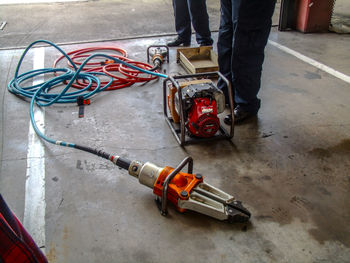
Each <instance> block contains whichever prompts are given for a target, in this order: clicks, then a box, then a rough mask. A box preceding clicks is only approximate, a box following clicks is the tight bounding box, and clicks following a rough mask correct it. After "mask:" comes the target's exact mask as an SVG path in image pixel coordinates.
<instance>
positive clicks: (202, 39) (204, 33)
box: [187, 0, 213, 45]
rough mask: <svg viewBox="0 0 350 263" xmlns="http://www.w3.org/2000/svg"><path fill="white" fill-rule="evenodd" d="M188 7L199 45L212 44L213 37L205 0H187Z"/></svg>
mask: <svg viewBox="0 0 350 263" xmlns="http://www.w3.org/2000/svg"><path fill="white" fill-rule="evenodd" d="M187 2H188V9H189V10H190V16H191V20H192V24H193V28H194V30H195V31H196V40H197V43H198V44H199V45H212V44H213V39H212V38H211V32H210V28H209V16H208V12H207V5H206V0H187Z"/></svg>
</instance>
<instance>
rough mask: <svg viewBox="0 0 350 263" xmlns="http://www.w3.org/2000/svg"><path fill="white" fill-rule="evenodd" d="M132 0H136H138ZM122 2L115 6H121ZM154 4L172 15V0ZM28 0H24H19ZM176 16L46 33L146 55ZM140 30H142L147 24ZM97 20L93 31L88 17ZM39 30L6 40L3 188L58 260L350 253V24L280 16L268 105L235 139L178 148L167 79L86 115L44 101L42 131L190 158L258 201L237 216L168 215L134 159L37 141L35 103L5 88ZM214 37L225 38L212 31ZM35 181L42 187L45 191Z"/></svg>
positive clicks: (99, 101)
mask: <svg viewBox="0 0 350 263" xmlns="http://www.w3.org/2000/svg"><path fill="white" fill-rule="evenodd" d="M107 2H111V1H91V2H79V3H72V4H67V3H66V4H56V5H57V6H61V5H67V6H66V7H70V6H75V7H77V6H78V5H93V4H94V5H95V6H96V8H98V7H97V6H98V5H102V4H106V3H107ZM136 2H138V1H136ZM136 2H135V3H134V2H133V1H131V3H130V5H131V6H132V5H133V4H134V5H135V6H134V7H132V8H135V10H139V8H141V7H138V5H137V3H136ZM150 2H152V1H151V0H149V1H143V2H142V5H144V4H147V3H150ZM113 3H114V4H113V5H112V4H111V6H113V8H117V7H116V5H117V4H120V5H122V1H114V2H113ZM52 5H55V4H51V5H49V6H51V7H48V8H52ZM154 5H155V6H157V7H159V10H168V11H167V12H169V13H168V15H169V14H171V5H170V4H169V3H168V2H164V1H155V4H154ZM29 6H31V5H29ZM38 6H39V5H37V7H38ZM208 6H209V7H210V9H209V11H210V14H212V16H211V17H212V21H211V27H212V28H213V27H215V26H216V25H217V24H218V20H217V19H218V15H219V12H218V8H219V4H218V2H217V1H208ZM4 7H6V8H7V9H6V10H7V11H9V10H10V9H11V8H15V7H14V6H4ZM129 7H130V6H129ZM22 8H23V9H25V8H28V6H21V7H20V8H19V9H18V12H20V11H19V10H21V9H22ZM40 8H45V7H44V6H41V5H40ZM125 8H126V7H125ZM161 8H163V9H161ZM1 9H2V8H1ZM78 9H79V8H78ZM2 10H4V9H2ZM11 10H12V12H15V11H14V10H15V9H11ZM1 12H3V11H1ZM48 12H49V11H48ZM113 13H114V14H116V15H117V14H119V13H117V12H113ZM124 14H125V13H124ZM163 15H166V14H164V13H163ZM168 20H169V19H168ZM120 21H122V20H120ZM157 21H158V20H157ZM39 23H40V22H38V26H39ZM125 23H126V24H128V23H127V22H125ZM172 23H173V21H167V22H166V23H160V22H158V23H155V24H152V27H153V28H157V27H158V26H160V27H161V26H164V31H162V30H159V31H160V32H153V31H150V33H151V34H155V35H157V36H154V37H150V36H149V37H146V36H145V34H139V35H142V37H141V38H139V37H138V38H136V35H135V36H133V35H132V34H130V35H127V34H126V32H127V31H123V30H122V33H121V35H122V36H123V37H125V38H128V39H113V40H108V41H103V42H102V41H100V42H94V43H92V40H93V38H87V39H86V41H85V40H84V39H82V38H78V39H70V38H65V37H63V38H62V39H55V38H53V39H50V38H48V39H49V40H54V41H55V42H57V43H68V42H70V43H71V44H66V45H63V44H62V45H61V47H62V48H63V49H64V50H65V51H67V52H68V51H71V50H74V49H77V48H83V47H90V46H98V45H103V46H110V45H114V46H117V47H120V48H124V49H125V50H127V51H128V54H129V57H130V58H132V59H135V60H138V61H143V62H146V49H147V46H149V45H152V44H164V43H166V41H168V40H170V39H172V37H173V35H172V34H173V24H172ZM123 24H124V23H123ZM129 24H130V23H129ZM8 26H10V25H8ZM148 26H150V25H147V26H145V27H147V29H144V30H143V32H148V31H146V30H148ZM111 30H112V29H111ZM135 30H136V31H137V30H140V32H142V28H140V27H138V29H135ZM150 30H151V29H150ZM157 30H158V29H157ZM213 31H215V30H213ZM62 32H63V31H62ZM88 32H89V34H91V37H93V36H94V34H93V32H94V30H93V29H91V30H90V31H89V30H88ZM130 32H134V31H133V29H131V31H130ZM161 32H163V33H164V34H163V33H162V34H163V35H159V34H160V33H161ZM36 33H37V32H36ZM1 34H4V33H3V32H2V33H1ZM6 34H8V33H6ZM33 34H34V33H33ZM63 34H64V33H63ZM77 34H78V33H77ZM96 34H98V33H96ZM123 34H125V35H123ZM31 35H32V34H27V32H23V36H25V37H23V38H22V39H21V40H20V38H19V37H18V35H17V38H16V37H14V38H13V39H17V40H18V42H17V43H15V42H13V41H12V42H11V41H10V42H6V45H5V44H1V45H2V46H1V47H2V50H1V51H0V69H1V72H2V74H1V75H0V83H1V89H0V95H1V100H0V106H1V115H0V123H1V127H0V128H1V129H0V131H1V140H0V149H1V151H0V154H1V155H0V157H1V159H0V160H1V163H0V164H1V174H0V192H1V194H2V195H3V197H4V198H5V200H6V201H7V202H8V205H9V206H10V207H11V209H12V210H13V211H14V213H15V214H16V215H17V216H18V218H19V219H20V220H21V221H22V222H24V223H25V225H26V227H27V228H28V229H29V231H30V232H31V234H32V235H33V237H34V238H35V240H36V241H37V243H38V245H39V246H40V247H41V248H42V249H43V250H44V251H45V253H46V255H47V257H48V259H49V261H50V262H349V261H350V226H349V222H350V205H349V204H350V82H349V78H350V77H349V76H350V55H349V54H350V45H349V43H350V36H349V35H348V34H347V35H345V34H344V35H338V34H332V33H329V34H306V35H305V34H301V33H298V32H278V31H277V30H276V28H273V29H272V32H271V35H270V42H269V44H268V45H267V47H266V59H265V63H264V70H263V79H262V89H261V92H260V98H261V99H262V108H261V110H260V112H259V116H258V118H257V119H255V120H252V121H250V122H247V123H244V124H242V125H237V126H236V127H235V136H234V138H233V139H232V141H227V140H223V141H217V142H211V143H204V144H198V145H190V146H186V147H180V146H179V145H178V143H177V142H176V140H175V138H174V137H173V135H172V133H171V131H170V129H169V127H168V125H167V124H166V122H165V121H164V118H163V112H162V110H163V105H162V90H161V87H162V80H161V79H160V80H158V81H153V82H149V83H147V84H144V85H133V86H132V87H130V88H125V89H121V90H116V91H111V92H104V93H102V94H99V95H98V96H97V97H96V98H95V99H94V100H93V101H92V104H91V105H90V106H86V107H85V117H84V118H78V116H77V115H78V108H77V106H75V105H64V106H52V107H49V108H45V111H44V116H45V117H44V125H43V127H45V133H46V134H47V135H48V136H50V137H52V138H55V139H58V140H66V141H71V142H76V143H86V144H87V145H90V146H93V147H98V148H101V149H104V150H105V151H107V152H110V153H115V154H117V155H121V156H124V157H126V158H128V159H131V160H133V159H137V160H140V161H150V162H153V163H155V164H157V165H159V166H166V165H170V166H176V165H177V164H178V163H179V162H180V161H181V160H182V159H184V158H185V157H186V156H188V155H190V156H192V157H193V159H194V171H195V173H201V174H203V175H204V176H205V179H206V180H207V181H208V182H209V183H211V184H212V185H215V186H217V187H219V188H221V189H223V190H224V191H226V192H229V193H231V194H233V195H235V196H236V197H237V198H238V199H240V200H242V201H243V202H244V204H245V206H246V207H247V208H248V209H249V210H250V211H251V212H252V218H251V220H250V222H249V224H233V225H232V224H228V223H225V222H220V221H217V220H214V219H212V218H209V217H206V216H203V215H200V214H196V213H193V212H186V213H184V214H181V213H178V212H177V211H175V209H174V208H173V207H170V209H169V216H168V217H163V216H161V215H160V213H159V211H158V208H157V207H156V205H155V203H154V196H153V194H152V190H151V189H148V188H146V187H145V186H143V185H140V184H139V183H138V181H137V180H136V179H135V178H133V177H131V176H129V175H128V174H127V172H126V171H124V170H120V169H118V168H117V167H115V166H113V164H111V163H109V162H107V161H105V160H103V159H100V158H98V157H95V156H93V155H90V154H88V153H85V152H80V151H77V150H73V149H68V148H63V147H59V146H55V145H50V144H47V143H43V144H40V142H37V141H34V145H35V146H33V144H32V143H33V141H32V140H31V137H30V130H29V126H30V125H29V103H28V102H26V101H23V100H22V99H20V98H18V97H15V96H14V95H12V94H10V93H9V92H8V91H7V88H6V87H7V83H8V82H9V81H10V80H11V79H12V77H13V75H14V72H15V68H16V65H17V62H18V60H19V57H20V55H21V54H22V52H23V49H21V48H19V49H13V48H11V47H22V46H25V45H27V44H29V43H31ZM114 35H117V32H114ZM213 36H214V38H215V43H216V41H217V33H216V32H214V33H213ZM9 37H10V34H9ZM35 37H36V38H34V39H33V40H36V39H39V38H44V37H45V34H38V35H37V36H35ZM129 37H130V38H129ZM96 39H100V38H98V37H96ZM3 40H4V38H1V41H3ZM19 40H20V41H19ZM89 40H91V41H89ZM73 42H74V43H73ZM78 42H79V43H78ZM85 42H87V43H85ZM2 43H5V42H2ZM14 43H15V44H14ZM193 46H196V44H195V41H194V39H193ZM39 49H40V48H38V49H36V50H37V51H38V50H39ZM40 50H44V57H42V56H41V60H42V62H43V63H44V64H45V67H51V65H52V63H53V61H54V60H55V59H56V58H57V57H58V56H59V54H58V52H57V51H55V50H54V49H53V48H50V47H44V48H42V49H40ZM175 55H176V49H171V50H170V63H169V64H165V65H164V67H163V69H165V70H166V72H167V74H170V75H175V74H176V75H178V74H184V71H183V69H182V68H181V67H180V66H179V65H178V64H176V61H175ZM302 55H304V57H303V56H302ZM33 60H37V55H36V51H32V52H30V53H29V55H28V58H27V59H26V60H25V62H24V66H23V70H31V69H32V68H33ZM315 61H316V62H318V63H316V62H315ZM39 62H40V61H39ZM326 66H327V67H326ZM221 117H223V116H221ZM41 145H42V146H41ZM28 147H29V148H31V147H38V148H37V149H39V150H38V153H37V154H38V155H29V154H30V151H28ZM41 147H42V148H41ZM33 167H34V169H37V170H36V171H37V172H38V173H40V174H41V176H44V180H43V181H41V185H39V184H35V183H34V184H33V185H34V187H32V186H31V185H30V178H28V171H29V170H31V169H32V168H33ZM37 193H41V194H44V196H42V197H43V198H39V199H36V198H37V195H36V194H37ZM37 200H39V201H37ZM35 207H37V208H38V210H35V213H34V210H33V209H34V208H35Z"/></svg>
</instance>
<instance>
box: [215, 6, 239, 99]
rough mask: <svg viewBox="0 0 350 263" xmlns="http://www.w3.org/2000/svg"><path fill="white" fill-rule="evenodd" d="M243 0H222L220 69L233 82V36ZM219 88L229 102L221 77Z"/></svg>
mask: <svg viewBox="0 0 350 263" xmlns="http://www.w3.org/2000/svg"><path fill="white" fill-rule="evenodd" d="M240 2H241V0H221V1H220V28H219V37H218V44H217V47H218V63H219V71H220V73H222V74H223V75H224V76H225V77H226V78H227V79H228V80H229V81H230V82H231V83H232V67H231V65H232V49H233V44H234V43H233V36H234V31H235V30H236V27H237V21H238V10H239V6H240ZM218 88H219V89H221V90H222V91H223V92H224V94H225V99H226V103H228V102H229V97H228V91H227V87H226V83H225V82H224V81H222V80H220V79H219V81H218Z"/></svg>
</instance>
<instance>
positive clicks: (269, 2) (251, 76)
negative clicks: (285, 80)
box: [217, 0, 276, 114]
mask: <svg viewBox="0 0 350 263" xmlns="http://www.w3.org/2000/svg"><path fill="white" fill-rule="evenodd" d="M220 3H221V16H220V28H219V38H218V45H217V46H218V62H219V70H220V72H221V73H222V74H223V75H224V76H225V77H226V78H227V79H228V80H229V81H231V83H232V87H233V90H234V98H233V99H234V102H235V105H240V107H241V108H242V109H243V110H245V111H248V112H251V113H254V114H255V113H257V112H258V111H259V108H260V99H258V98H257V95H258V92H259V90H260V80H261V71H262V64H263V62H264V49H265V46H266V44H267V40H268V37H269V34H270V30H271V23H272V22H271V18H272V15H273V12H274V10H275V4H276V0H220ZM218 87H219V88H221V89H222V90H223V91H224V93H225V97H226V101H228V92H227V88H226V85H225V84H224V82H223V81H220V80H219V82H218Z"/></svg>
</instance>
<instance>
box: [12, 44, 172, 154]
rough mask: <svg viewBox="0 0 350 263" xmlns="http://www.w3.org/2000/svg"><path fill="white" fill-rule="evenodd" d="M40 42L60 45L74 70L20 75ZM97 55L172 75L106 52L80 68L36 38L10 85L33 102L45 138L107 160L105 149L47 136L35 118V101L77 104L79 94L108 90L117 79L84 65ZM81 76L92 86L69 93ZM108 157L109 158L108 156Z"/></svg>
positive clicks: (133, 67) (33, 124)
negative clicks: (106, 79) (104, 80)
mask: <svg viewBox="0 0 350 263" xmlns="http://www.w3.org/2000/svg"><path fill="white" fill-rule="evenodd" d="M38 43H45V44H48V45H50V46H53V47H54V48H56V49H57V50H58V51H60V52H61V53H62V54H63V55H64V56H65V57H66V59H67V60H68V61H69V63H70V65H73V67H74V70H72V69H69V68H43V69H36V70H31V71H28V72H25V73H22V74H19V71H20V68H21V65H22V62H23V59H24V57H25V56H26V54H27V52H28V51H29V50H30V49H31V48H32V47H33V46H34V45H36V44H38ZM95 57H103V58H107V59H110V60H113V61H115V62H116V63H119V64H123V65H126V66H128V67H130V68H132V69H135V70H138V71H141V72H143V73H146V74H150V75H154V76H157V77H162V78H167V77H168V76H167V75H165V74H161V73H157V72H153V71H148V70H145V69H142V68H139V67H136V66H134V65H131V64H129V63H127V62H125V61H122V60H120V59H118V58H115V57H112V56H109V55H106V54H102V53H101V54H93V55H91V56H89V57H88V58H87V59H86V60H85V61H84V62H83V63H82V64H81V66H80V67H79V68H78V67H77V66H76V65H75V64H74V62H73V61H72V60H71V58H70V57H69V56H68V55H67V54H66V53H65V52H64V51H63V50H62V49H61V48H60V47H58V46H57V45H55V44H54V43H52V42H50V41H48V40H37V41H34V42H33V43H31V44H30V45H29V46H28V47H27V48H26V49H25V50H24V52H23V54H22V56H21V58H20V60H19V62H18V65H17V68H16V71H15V76H14V78H13V79H12V80H11V81H10V82H9V84H8V90H9V91H10V92H11V93H13V94H15V95H18V96H23V97H26V98H30V99H31V102H30V120H31V123H32V126H33V128H34V130H35V132H36V134H37V135H38V136H39V137H40V138H42V139H44V140H45V141H47V142H49V143H52V144H57V145H61V146H66V147H71V148H77V149H80V150H83V151H87V152H90V153H93V154H97V155H98V156H101V157H104V158H106V159H109V157H110V156H109V155H108V154H106V153H104V152H102V151H98V150H96V149H91V148H89V147H85V146H81V145H77V144H74V143H67V142H64V141H58V140H53V139H50V138H48V137H47V136H45V135H44V134H43V133H42V132H41V131H40V129H39V128H38V126H37V125H36V122H35V119H34V106H35V104H36V105H38V106H40V107H47V106H50V105H52V104H54V103H76V102H77V99H78V97H81V96H82V97H83V98H84V99H88V98H90V97H91V96H93V95H95V94H96V93H98V92H101V91H104V90H105V89H107V88H108V87H109V86H110V85H111V84H112V82H113V78H111V77H109V76H107V75H106V74H104V73H101V72H88V73H87V72H83V71H82V70H83V68H84V66H85V65H86V63H88V62H89V61H90V60H91V59H93V58H95ZM50 73H52V74H56V73H59V74H60V75H58V76H55V77H52V78H51V79H49V80H47V81H44V82H42V83H39V84H36V85H33V86H24V85H23V84H24V83H25V82H26V81H28V80H30V79H34V78H36V77H38V76H40V75H47V74H50ZM101 75H103V76H105V77H109V78H110V81H109V82H108V83H107V84H106V85H104V86H101V82H100V80H99V78H98V76H101ZM77 79H82V80H85V81H87V83H88V85H87V86H86V87H85V88H84V89H79V90H74V91H72V92H68V91H69V89H70V88H71V86H72V84H73V83H74V82H75V81H76V80H77ZM67 82H68V84H66V86H65V87H64V89H63V90H62V91H61V92H59V93H53V92H52V90H53V89H54V88H55V87H56V86H58V85H62V83H67ZM93 84H94V89H93V90H90V88H91V87H92V85H93ZM107 156H108V158H107Z"/></svg>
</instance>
